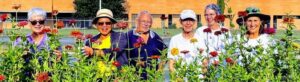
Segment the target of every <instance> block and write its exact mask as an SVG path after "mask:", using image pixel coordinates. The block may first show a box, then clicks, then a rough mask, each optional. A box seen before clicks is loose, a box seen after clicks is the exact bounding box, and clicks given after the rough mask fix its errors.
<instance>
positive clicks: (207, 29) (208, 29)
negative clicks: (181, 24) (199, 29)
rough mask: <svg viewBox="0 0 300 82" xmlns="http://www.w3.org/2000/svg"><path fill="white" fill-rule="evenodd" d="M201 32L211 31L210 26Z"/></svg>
mask: <svg viewBox="0 0 300 82" xmlns="http://www.w3.org/2000/svg"><path fill="white" fill-rule="evenodd" d="M203 32H207V33H211V29H210V28H206V29H204V30H203Z"/></svg>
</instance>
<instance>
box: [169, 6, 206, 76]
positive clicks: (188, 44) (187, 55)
mask: <svg viewBox="0 0 300 82" xmlns="http://www.w3.org/2000/svg"><path fill="white" fill-rule="evenodd" d="M179 21H180V24H181V25H182V32H181V33H179V34H177V35H175V36H173V37H172V38H171V41H170V44H169V50H168V58H169V59H170V60H169V69H170V71H171V72H174V71H175V70H176V68H174V64H175V62H176V61H177V60H182V61H181V62H182V64H187V65H189V64H191V63H193V62H195V61H197V60H200V59H197V58H200V57H199V56H200V55H201V54H202V53H201V51H203V50H204V49H205V45H204V44H203V40H201V38H200V36H198V35H196V34H195V31H194V30H195V28H196V24H197V18H196V14H195V12H194V11H193V10H183V11H182V12H181V14H180V20H179ZM174 49H177V50H178V54H177V53H174ZM197 63H200V64H201V62H198V61H197Z"/></svg>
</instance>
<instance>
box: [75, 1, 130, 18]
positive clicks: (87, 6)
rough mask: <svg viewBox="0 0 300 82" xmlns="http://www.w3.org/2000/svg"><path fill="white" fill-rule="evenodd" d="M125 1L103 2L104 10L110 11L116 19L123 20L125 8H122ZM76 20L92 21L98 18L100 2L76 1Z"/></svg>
mask: <svg viewBox="0 0 300 82" xmlns="http://www.w3.org/2000/svg"><path fill="white" fill-rule="evenodd" d="M122 3H124V0H102V3H101V6H102V9H104V8H106V9H110V10H112V12H113V14H114V18H123V16H124V12H125V8H124V7H123V6H122ZM74 5H75V10H76V13H75V14H74V16H75V17H76V18H87V19H91V18H94V17H95V16H96V13H97V11H98V10H99V0H75V1H74Z"/></svg>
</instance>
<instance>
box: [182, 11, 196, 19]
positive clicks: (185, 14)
mask: <svg viewBox="0 0 300 82" xmlns="http://www.w3.org/2000/svg"><path fill="white" fill-rule="evenodd" d="M187 18H192V19H194V20H197V17H196V13H195V12H194V11H193V10H190V9H187V10H183V11H182V12H181V13H180V19H182V20H184V19H187Z"/></svg>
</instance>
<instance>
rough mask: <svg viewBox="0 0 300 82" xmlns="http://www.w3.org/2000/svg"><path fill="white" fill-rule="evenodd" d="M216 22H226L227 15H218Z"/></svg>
mask: <svg viewBox="0 0 300 82" xmlns="http://www.w3.org/2000/svg"><path fill="white" fill-rule="evenodd" d="M215 21H217V22H224V21H225V15H217V16H216V17H215Z"/></svg>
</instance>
